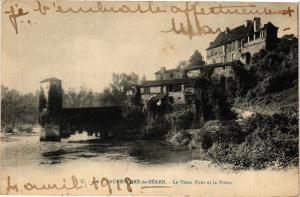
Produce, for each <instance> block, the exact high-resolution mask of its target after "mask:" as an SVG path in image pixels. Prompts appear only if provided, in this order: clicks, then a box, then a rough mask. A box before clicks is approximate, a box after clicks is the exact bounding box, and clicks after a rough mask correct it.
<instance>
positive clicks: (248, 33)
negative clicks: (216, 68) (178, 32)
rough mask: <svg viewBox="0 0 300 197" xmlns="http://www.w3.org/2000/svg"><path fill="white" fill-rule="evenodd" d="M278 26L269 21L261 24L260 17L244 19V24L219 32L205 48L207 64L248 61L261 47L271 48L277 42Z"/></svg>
mask: <svg viewBox="0 0 300 197" xmlns="http://www.w3.org/2000/svg"><path fill="white" fill-rule="evenodd" d="M277 31H278V27H276V26H274V25H273V24H272V23H271V22H268V23H267V24H264V25H262V24H261V21H260V18H259V17H255V18H254V19H253V20H246V22H245V24H243V25H240V26H238V27H235V28H233V29H229V28H227V29H226V31H224V32H220V33H219V34H218V35H217V37H216V38H215V40H214V41H213V42H211V43H210V44H209V47H208V48H207V49H206V58H207V64H215V63H227V62H232V61H234V60H240V61H242V62H244V63H249V61H250V59H251V57H252V56H253V54H254V53H257V52H259V51H260V50H261V49H264V50H267V51H268V50H272V49H273V48H274V47H275V44H276V42H277Z"/></svg>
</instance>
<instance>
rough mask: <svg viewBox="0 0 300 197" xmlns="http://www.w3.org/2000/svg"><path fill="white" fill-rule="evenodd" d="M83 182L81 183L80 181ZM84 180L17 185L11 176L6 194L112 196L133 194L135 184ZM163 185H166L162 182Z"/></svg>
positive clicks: (146, 187) (122, 181)
mask: <svg viewBox="0 0 300 197" xmlns="http://www.w3.org/2000/svg"><path fill="white" fill-rule="evenodd" d="M80 180H81V181H80ZM82 180H83V179H78V178H77V177H76V176H74V175H72V176H71V177H70V179H68V180H66V179H65V178H63V179H62V180H61V181H59V183H33V182H26V183H24V184H15V183H14V182H13V179H12V177H11V176H8V177H7V185H6V194H7V195H8V194H19V193H23V191H24V190H25V191H29V192H30V191H32V192H35V191H54V192H68V191H72V190H73V191H79V190H83V189H87V190H90V189H91V190H94V191H101V190H103V192H106V193H107V194H109V195H112V194H113V193H114V191H116V190H117V191H126V192H128V193H129V194H131V193H132V192H133V187H132V185H133V184H134V183H135V181H133V180H132V179H130V178H129V177H125V178H124V179H120V180H117V181H116V183H115V182H112V181H110V180H109V179H108V178H106V177H102V178H101V179H96V177H92V179H91V181H82ZM161 184H165V183H164V182H162V183H161ZM170 188H172V187H171V186H166V185H150V186H143V185H142V186H141V187H140V189H141V190H143V189H170Z"/></svg>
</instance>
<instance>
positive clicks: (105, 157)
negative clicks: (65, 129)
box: [1, 136, 201, 166]
mask: <svg viewBox="0 0 300 197" xmlns="http://www.w3.org/2000/svg"><path fill="white" fill-rule="evenodd" d="M9 138H11V139H14V140H9V141H5V140H4V139H2V140H1V141H2V152H1V154H2V155H3V157H2V164H1V165H2V166H19V165H53V164H55V165H60V164H63V163H66V162H72V161H73V160H88V161H99V162H101V161H116V160H122V161H132V162H136V163H141V164H176V163H186V162H188V161H190V160H194V159H200V158H201V157H200V156H201V153H200V152H199V151H198V150H188V149H186V148H183V147H175V146H168V145H165V144H162V143H161V142H160V141H156V140H153V141H142V140H139V141H109V142H105V143H103V142H101V141H100V140H98V139H96V138H88V137H87V138H85V137H84V136H83V137H82V136H81V137H78V136H75V137H71V138H69V139H66V140H63V141H62V142H39V136H17V137H16V136H9Z"/></svg>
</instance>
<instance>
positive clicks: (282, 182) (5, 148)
mask: <svg viewBox="0 0 300 197" xmlns="http://www.w3.org/2000/svg"><path fill="white" fill-rule="evenodd" d="M0 175H1V176H0V177H1V179H0V180H1V182H0V183H1V184H0V186H1V187H0V193H2V194H3V193H5V191H6V187H7V184H8V181H7V179H8V176H10V177H11V184H17V185H19V186H21V185H23V184H25V183H27V182H31V183H35V184H39V183H43V184H48V183H56V184H59V183H61V182H62V181H64V182H65V181H66V182H70V180H71V176H75V177H76V178H77V179H78V180H79V182H80V183H89V181H90V180H91V178H92V177H98V178H99V179H100V178H101V177H107V178H109V179H110V180H117V179H124V178H125V177H130V178H131V179H133V180H138V181H140V180H148V181H149V180H154V183H155V182H156V181H159V180H162V181H166V185H167V186H170V188H167V189H141V188H142V185H141V184H134V185H132V188H133V191H132V192H130V193H129V192H128V191H127V190H126V189H124V185H121V187H122V188H123V190H122V191H119V190H116V188H115V186H113V188H112V191H113V195H121V194H122V195H184V194H190V195H204V196H225V194H226V196H237V195H238V196H245V195H247V196H249V195H250V196H282V195H283V196H295V195H297V194H298V187H297V185H296V184H295V183H297V182H298V169H296V168H291V169H284V170H278V169H277V170H276V169H265V170H259V171H256V170H242V171H234V170H232V169H230V168H227V167H226V168H225V167H224V166H222V167H219V166H218V165H215V164H212V163H211V162H210V161H206V160H203V158H202V154H201V151H200V150H198V149H192V150H190V149H188V148H185V147H178V146H170V145H165V144H163V143H161V142H160V141H158V140H152V141H151V140H149V141H143V140H137V141H117V140H114V141H109V142H100V141H99V140H98V139H96V138H95V137H89V136H87V134H86V133H82V134H76V135H73V136H71V137H70V138H68V139H63V140H62V141H61V142H40V141H39V134H38V132H37V133H36V134H27V135H24V134H23V135H18V134H17V135H16V134H14V135H8V134H6V135H4V136H3V135H2V136H1V173H0ZM196 180H197V184H195V181H196ZM180 181H184V183H185V184H180ZM209 182H212V183H213V182H215V183H217V184H215V185H209V184H207V183H209ZM149 183H150V182H149ZM149 183H148V185H149ZM151 183H153V182H151ZM199 183H205V184H199ZM148 185H147V184H144V186H148ZM19 192H21V194H55V195H75V194H76V195H78V194H80V195H107V194H108V193H107V190H101V191H95V190H93V189H82V190H78V191H77V190H76V191H68V192H67V193H64V192H62V191H53V190H42V191H35V192H34V191H23V190H22V191H19ZM18 194H20V193H18Z"/></svg>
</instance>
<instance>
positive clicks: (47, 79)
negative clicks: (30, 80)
mask: <svg viewBox="0 0 300 197" xmlns="http://www.w3.org/2000/svg"><path fill="white" fill-rule="evenodd" d="M48 81H61V80H60V79H57V78H56V77H50V78H46V79H44V80H42V81H41V82H40V83H44V82H48Z"/></svg>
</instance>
